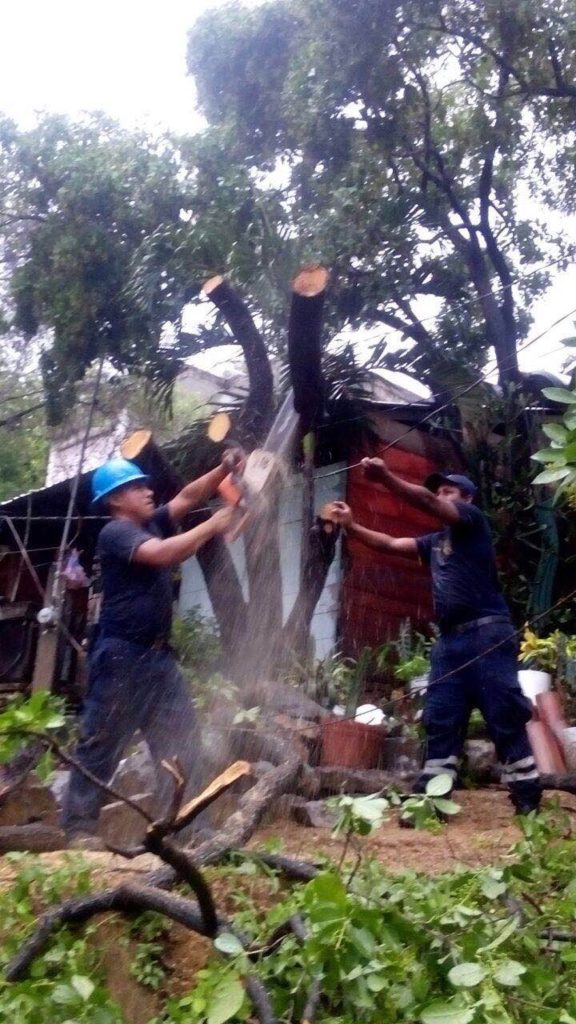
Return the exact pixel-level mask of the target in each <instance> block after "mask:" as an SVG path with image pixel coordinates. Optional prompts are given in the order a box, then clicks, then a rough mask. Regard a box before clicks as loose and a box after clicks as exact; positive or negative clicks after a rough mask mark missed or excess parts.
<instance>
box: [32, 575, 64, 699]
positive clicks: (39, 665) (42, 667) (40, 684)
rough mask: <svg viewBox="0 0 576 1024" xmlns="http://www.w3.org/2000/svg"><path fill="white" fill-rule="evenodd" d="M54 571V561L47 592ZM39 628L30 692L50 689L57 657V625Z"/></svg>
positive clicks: (50, 590) (50, 589)
mask: <svg viewBox="0 0 576 1024" xmlns="http://www.w3.org/2000/svg"><path fill="white" fill-rule="evenodd" d="M55 573H56V563H54V565H52V566H51V567H50V572H49V574H48V583H47V585H46V593H47V594H51V593H52V586H53V582H54V576H55ZM39 629H40V631H39V634H38V643H37V645H36V657H35V659H34V673H33V675H32V693H36V692H37V691H38V690H51V689H52V687H53V685H54V672H55V670H56V661H57V657H58V641H59V639H60V631H59V629H58V627H57V626H51V627H50V628H49V629H42V627H39Z"/></svg>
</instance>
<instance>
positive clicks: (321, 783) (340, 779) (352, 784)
mask: <svg viewBox="0 0 576 1024" xmlns="http://www.w3.org/2000/svg"><path fill="white" fill-rule="evenodd" d="M417 774H418V773H417V772H404V773H402V774H400V773H397V772H383V771H377V770H376V769H358V768H337V767H334V768H328V767H321V768H310V767H308V766H305V767H304V769H303V770H302V772H301V777H300V781H299V784H298V791H299V792H301V793H305V794H306V796H308V797H309V799H315V798H317V797H319V796H320V795H321V794H322V793H377V792H378V791H379V790H381V789H389V788H391V787H392V788H394V789H397V790H398V791H399V792H401V793H403V792H408V791H409V789H410V784H411V783H412V782H413V781H414V780H415V778H416V776H417Z"/></svg>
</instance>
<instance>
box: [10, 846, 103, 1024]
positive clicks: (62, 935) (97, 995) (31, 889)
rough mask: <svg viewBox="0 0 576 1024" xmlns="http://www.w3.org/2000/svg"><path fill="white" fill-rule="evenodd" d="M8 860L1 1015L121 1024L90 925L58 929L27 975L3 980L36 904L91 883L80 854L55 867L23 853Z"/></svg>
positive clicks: (36, 1022)
mask: <svg viewBox="0 0 576 1024" xmlns="http://www.w3.org/2000/svg"><path fill="white" fill-rule="evenodd" d="M7 860H8V862H9V863H10V864H12V865H13V866H14V867H15V869H16V877H15V880H14V882H13V884H12V886H11V887H10V888H6V889H3V890H2V891H1V892H0V921H1V924H0V936H1V941H0V1018H1V1019H2V1020H6V1021H8V1020H13V1021H22V1022H24V1021H25V1022H26V1024H47V1022H48V1021H49V1022H50V1024H71V1022H72V1021H73V1022H74V1024H123V1022H122V1016H121V1014H120V1011H119V1009H118V1007H117V1006H116V1005H115V1004H114V1003H113V1002H112V1000H111V999H110V997H109V996H108V993H107V992H106V989H105V987H104V985H103V973H102V970H101V967H100V964H99V958H98V952H97V948H98V947H97V941H95V940H94V939H92V938H91V935H92V933H93V932H95V929H94V928H92V927H89V928H88V929H86V930H84V932H83V933H79V932H78V931H74V932H71V931H69V930H68V929H66V928H63V929H60V930H59V931H57V932H56V933H55V934H54V936H53V937H52V940H51V943H50V946H49V949H48V951H47V952H46V953H45V954H44V956H42V957H41V958H39V959H38V960H37V961H36V962H35V963H34V965H33V967H32V969H31V972H30V975H31V976H30V978H28V979H27V980H25V981H19V982H16V983H12V984H8V982H6V981H4V980H3V972H4V968H5V966H6V964H7V963H8V961H9V959H10V957H11V956H13V955H14V953H15V952H16V950H17V949H18V948H19V947H20V946H21V945H22V943H23V941H24V940H25V939H26V938H27V936H28V934H29V933H30V931H31V930H32V929H33V927H34V926H35V924H36V919H37V914H38V907H39V906H42V907H48V906H52V905H54V904H57V903H59V902H61V900H62V899H63V898H66V897H72V896H82V895H84V894H86V893H87V892H88V891H89V888H90V872H89V869H88V868H87V866H86V864H85V863H83V861H82V859H81V858H80V857H77V856H68V857H67V858H66V860H65V862H64V863H62V865H60V866H57V867H56V866H54V864H46V865H42V864H41V863H39V862H38V860H37V858H34V857H31V856H29V855H27V854H26V855H24V854H8V856H7Z"/></svg>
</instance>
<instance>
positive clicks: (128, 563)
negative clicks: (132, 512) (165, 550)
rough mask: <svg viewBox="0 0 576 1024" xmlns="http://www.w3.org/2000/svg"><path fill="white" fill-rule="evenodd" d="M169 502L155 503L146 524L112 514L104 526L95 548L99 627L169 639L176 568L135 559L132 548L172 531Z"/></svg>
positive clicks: (147, 639)
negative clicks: (99, 578) (99, 587)
mask: <svg viewBox="0 0 576 1024" xmlns="http://www.w3.org/2000/svg"><path fill="white" fill-rule="evenodd" d="M174 532H175V531H174V526H173V523H172V519H171V516H170V512H169V511H168V507H167V506H166V505H162V506H161V507H160V508H158V509H156V511H155V513H154V515H153V516H152V519H151V520H150V522H148V523H146V525H145V526H139V525H138V524H137V523H131V522H130V521H129V520H127V519H113V520H112V521H111V522H110V523H106V526H105V527H104V528H103V529H102V530H101V532H100V536H99V537H98V546H97V554H98V557H99V559H100V567H101V571H102V591H103V601H102V612H101V614H100V623H99V633H100V635H101V636H103V637H116V638H118V639H119V640H130V641H132V642H133V643H139V644H145V645H152V644H153V643H155V642H156V641H161V640H167V639H168V638H169V636H170V630H171V626H172V601H173V590H172V573H171V570H170V569H157V568H155V567H154V566H152V565H142V564H141V563H139V562H135V561H133V555H134V552H135V551H136V549H137V548H138V547H140V545H141V544H144V543H145V541H147V540H151V539H152V538H153V537H157V538H160V539H164V538H166V537H171V536H173V534H174Z"/></svg>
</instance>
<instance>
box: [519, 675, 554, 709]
mask: <svg viewBox="0 0 576 1024" xmlns="http://www.w3.org/2000/svg"><path fill="white" fill-rule="evenodd" d="M518 682H519V684H520V689H521V690H522V693H523V694H524V696H525V697H529V698H530V700H531V701H532V703H533V704H535V703H536V697H537V696H538V694H539V693H548V691H549V690H550V689H551V688H552V676H551V675H550V674H549V673H548V672H538V671H537V670H536V669H534V668H524V669H521V671H520V672H519V673H518Z"/></svg>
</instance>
